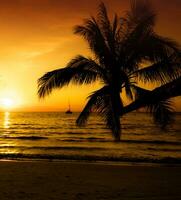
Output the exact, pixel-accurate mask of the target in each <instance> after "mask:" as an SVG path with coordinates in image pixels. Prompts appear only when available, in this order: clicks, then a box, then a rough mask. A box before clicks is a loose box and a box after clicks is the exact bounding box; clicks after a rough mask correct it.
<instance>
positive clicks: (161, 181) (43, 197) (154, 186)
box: [0, 161, 181, 200]
mask: <svg viewBox="0 0 181 200" xmlns="http://www.w3.org/2000/svg"><path fill="white" fill-rule="evenodd" d="M7 199H9V200H17V199H18V200H25V199H26V200H28V199H31V200H64V199H66V200H69V199H70V200H71V199H79V200H90V199H91V200H95V199H111V200H114V199H118V200H130V199H131V200H132V199H136V200H138V199H142V200H143V199H144V200H155V199H159V200H168V199H169V200H180V199H181V166H159V165H153V166H149V165H145V166H144V165H136V164H133V165H129V164H128V165H127V164H126V165H114V164H105V163H98V164H96V163H83V162H48V161H40V162H39V161H37V162H35V161H33V162H25V161H23V162H22V161H18V162H15V161H2V162H0V200H7Z"/></svg>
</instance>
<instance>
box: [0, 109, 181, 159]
mask: <svg viewBox="0 0 181 200" xmlns="http://www.w3.org/2000/svg"><path fill="white" fill-rule="evenodd" d="M78 115H79V113H73V114H70V115H67V114H65V113H61V112H49V113H48V112H47V113H46V112H42V113H36V112H34V113H28V112H27V113H21V112H17V113H16V112H4V113H0V159H50V160H53V159H55V160H85V161H86V160H88V161H116V162H122V161H126V162H133V161H134V162H156V163H181V124H180V121H181V114H179V113H177V114H176V119H175V123H174V124H173V125H171V126H170V127H169V128H168V130H166V131H163V130H160V129H159V128H158V127H157V126H155V125H154V123H153V122H152V118H151V117H150V115H148V114H145V113H130V114H128V115H126V116H124V117H123V118H122V119H121V127H122V129H121V132H122V133H121V142H119V143H118V142H114V139H113V137H112V134H111V131H110V130H109V129H107V128H106V127H105V124H104V121H103V120H102V119H101V118H99V116H97V114H95V113H94V114H92V115H91V117H90V119H89V121H88V124H87V125H86V126H85V127H81V128H80V127H77V126H76V123H75V121H76V118H77V117H78Z"/></svg>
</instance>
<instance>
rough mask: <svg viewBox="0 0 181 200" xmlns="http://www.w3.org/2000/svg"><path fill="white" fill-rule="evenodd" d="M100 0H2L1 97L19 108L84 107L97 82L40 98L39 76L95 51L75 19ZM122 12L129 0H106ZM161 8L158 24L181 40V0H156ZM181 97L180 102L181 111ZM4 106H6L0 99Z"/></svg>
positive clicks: (86, 14) (93, 9) (91, 11)
mask: <svg viewBox="0 0 181 200" xmlns="http://www.w3.org/2000/svg"><path fill="white" fill-rule="evenodd" d="M98 2H100V1H97V0H92V1H91V3H90V2H89V1H85V0H77V1H75V0H0V27H1V30H0V46H1V48H0V100H1V99H3V98H8V99H12V100H13V102H14V109H13V110H15V111H20V110H23V111H50V110H51V111H53V110H57V111H59V110H61V111H62V110H66V108H67V104H68V99H70V102H71V105H72V108H73V110H76V111H77V110H80V109H81V108H82V106H83V105H84V104H85V102H86V96H87V95H88V94H90V92H91V91H93V90H94V89H95V88H97V87H98V85H96V86H93V85H92V86H88V87H87V86H81V87H80V86H70V87H68V88H64V89H62V90H59V91H56V92H54V93H53V94H52V95H51V96H50V97H47V98H46V99H45V100H43V101H40V100H39V99H38V97H37V83H36V81H37V79H38V78H39V77H40V76H42V75H43V74H44V73H45V72H47V71H50V70H53V69H56V68H59V67H64V66H65V65H66V63H67V62H68V61H69V60H70V59H71V58H72V57H74V56H75V55H77V54H83V55H89V52H88V47H87V46H86V43H85V42H84V41H83V40H82V39H81V38H79V37H78V36H75V35H73V33H72V28H73V26H74V25H77V24H80V23H82V19H84V18H87V17H89V15H90V14H94V13H95V12H96V9H97V4H98ZM104 2H105V3H106V4H107V5H108V8H109V10H110V11H111V12H112V11H116V12H117V13H119V14H120V15H121V14H123V13H124V11H125V10H126V9H127V8H128V5H129V1H128V0H105V1H104ZM151 2H152V4H153V6H154V8H155V10H156V11H157V13H158V20H157V26H156V30H157V31H158V33H160V34H162V35H164V36H168V37H171V38H173V39H175V40H177V41H178V42H180V43H181V34H180V33H181V23H180V19H181V12H180V10H181V1H180V0H152V1H151ZM179 101H180V98H178V99H177V102H176V105H177V106H176V108H177V110H178V111H181V105H179ZM0 108H1V109H3V106H2V105H1V101H0Z"/></svg>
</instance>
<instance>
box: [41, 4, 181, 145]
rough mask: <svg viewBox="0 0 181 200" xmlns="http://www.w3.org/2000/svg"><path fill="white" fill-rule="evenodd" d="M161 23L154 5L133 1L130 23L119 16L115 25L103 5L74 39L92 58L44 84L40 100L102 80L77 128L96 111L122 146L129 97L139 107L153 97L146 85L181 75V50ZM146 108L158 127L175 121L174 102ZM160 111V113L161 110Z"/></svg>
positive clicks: (48, 75)
mask: <svg viewBox="0 0 181 200" xmlns="http://www.w3.org/2000/svg"><path fill="white" fill-rule="evenodd" d="M155 18H156V16H155V13H154V11H153V9H152V8H151V6H150V5H149V3H148V1H144V0H134V1H132V2H131V9H130V11H128V12H127V13H126V14H125V16H124V17H118V16H117V15H116V14H115V15H114V18H113V20H110V19H109V17H108V13H107V9H106V7H105V5H104V4H103V3H100V5H99V9H98V14H97V17H96V18H95V17H90V18H89V19H87V20H85V21H84V24H83V25H80V26H76V27H75V28H74V33H75V34H78V35H80V36H82V37H83V38H84V39H85V40H86V42H87V43H88V45H89V48H90V50H91V52H92V55H93V56H92V58H86V57H84V56H82V55H78V56H76V57H75V58H74V59H72V60H71V61H70V62H69V63H68V64H67V66H66V67H65V68H60V69H57V70H54V71H51V72H48V73H46V74H44V75H43V76H42V77H41V78H40V79H39V80H38V95H39V97H40V98H43V97H45V96H46V95H49V94H50V93H51V92H52V90H53V89H55V88H62V87H63V86H65V85H68V84H69V83H70V82H73V83H75V84H80V85H81V84H92V83H93V82H95V81H97V80H99V81H100V82H101V83H102V84H103V87H102V88H100V89H99V90H97V91H94V92H93V93H92V94H91V95H90V96H89V97H88V102H87V104H86V106H85V107H84V109H83V111H82V112H81V114H80V115H79V117H78V119H77V121H76V123H77V125H79V126H83V125H85V124H86V122H87V120H88V117H89V116H90V114H91V112H92V111H95V112H97V113H98V114H99V115H100V116H101V117H102V118H103V119H104V120H105V123H106V126H107V127H108V128H109V129H111V130H112V133H113V136H114V138H115V140H116V141H119V140H120V135H121V123H120V117H121V116H122V115H123V114H124V110H125V109H124V107H125V105H124V104H123V95H124V93H125V94H126V96H127V97H128V98H129V99H130V100H131V101H132V102H134V101H136V99H138V98H140V97H141V96H143V97H144V95H145V93H147V92H148V91H147V90H146V89H144V88H142V87H140V86H139V84H140V83H141V82H143V83H144V84H150V83H156V84H158V85H159V86H162V85H164V84H167V83H168V82H170V81H173V80H175V79H177V78H179V77H180V75H181V68H180V52H181V51H180V46H179V45H178V44H177V43H176V42H175V41H173V40H171V39H168V38H165V37H162V36H160V35H158V34H157V33H156V32H155V31H154V25H155ZM142 85H143V84H142ZM142 105H143V106H144V107H145V106H147V107H149V109H148V110H149V111H150V112H151V113H152V114H153V116H154V118H155V120H156V121H157V122H159V123H160V124H161V125H162V126H166V125H167V123H168V122H169V120H168V119H170V118H169V116H170V115H171V106H170V102H169V101H168V99H164V100H162V101H161V100H160V99H159V100H158V101H154V102H151V103H150V102H146V104H142ZM158 107H159V108H160V109H156V108H158ZM131 111H132V110H131ZM161 112H162V113H163V112H164V114H165V116H167V117H165V118H164V117H163V120H159V118H158V115H159V114H160V115H161ZM125 113H126V112H125Z"/></svg>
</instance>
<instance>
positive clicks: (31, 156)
mask: <svg viewBox="0 0 181 200" xmlns="http://www.w3.org/2000/svg"><path fill="white" fill-rule="evenodd" d="M0 159H15V160H19V159H35V160H36V159H44V160H60V161H61V160H72V161H73V160H74V161H113V162H120V163H121V162H131V163H134V162H135V163H159V164H181V158H173V157H163V158H148V157H139V158H135V157H132V158H130V157H106V156H90V155H86V156H84V155H60V154H57V155H49V154H22V153H13V154H11V153H6V154H0Z"/></svg>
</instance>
